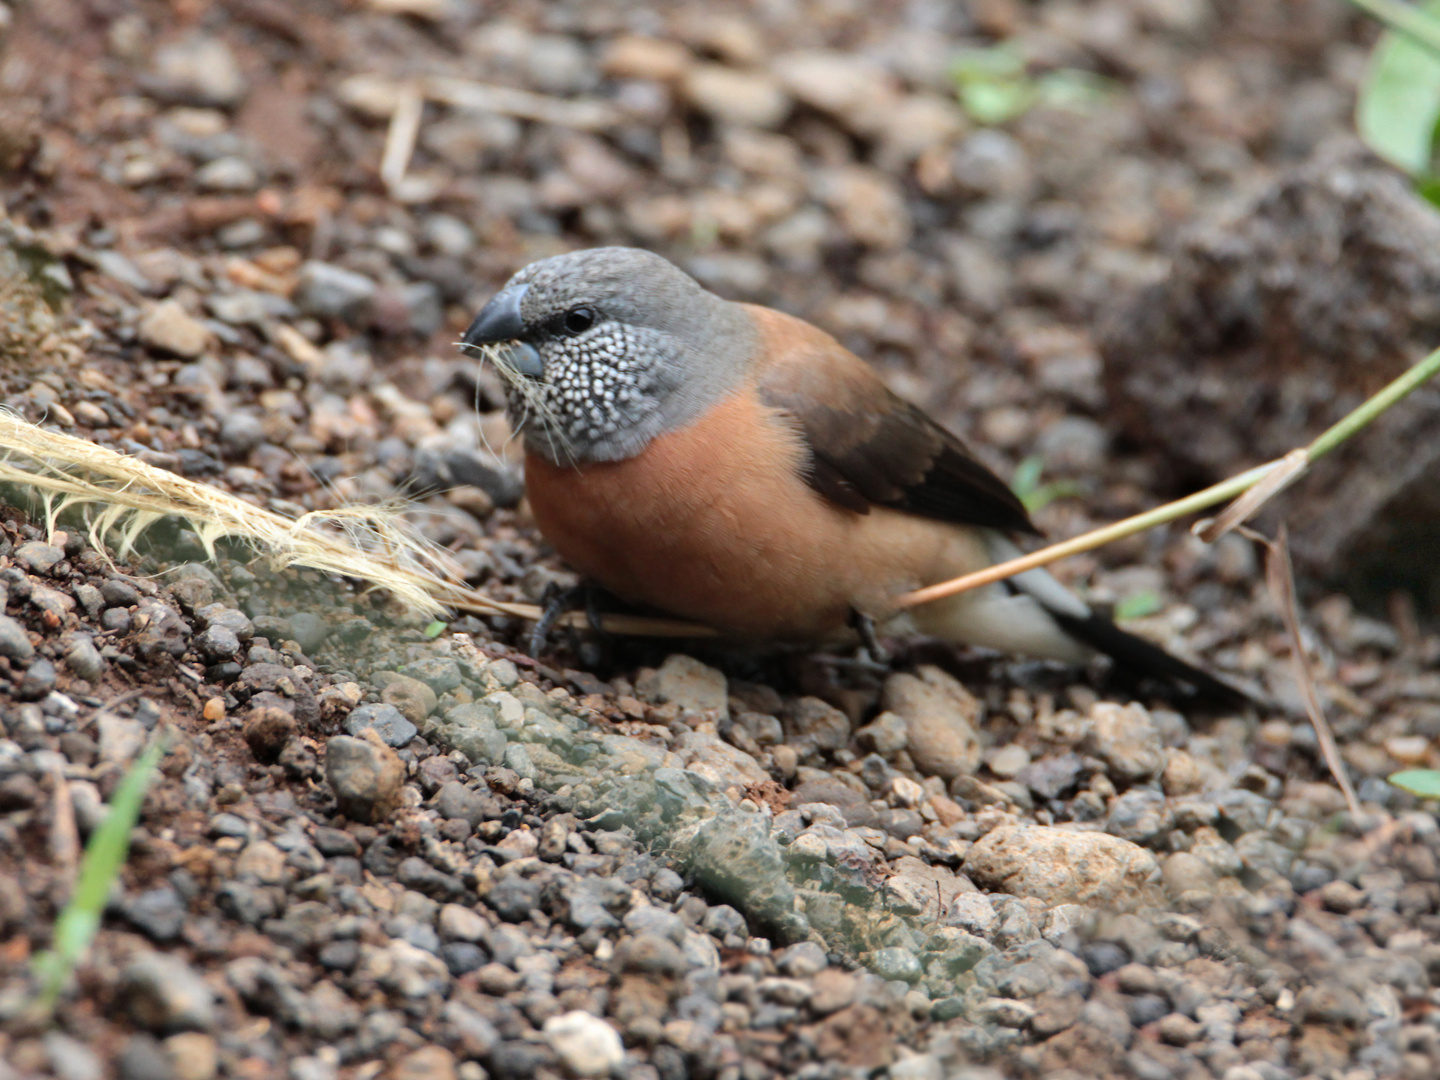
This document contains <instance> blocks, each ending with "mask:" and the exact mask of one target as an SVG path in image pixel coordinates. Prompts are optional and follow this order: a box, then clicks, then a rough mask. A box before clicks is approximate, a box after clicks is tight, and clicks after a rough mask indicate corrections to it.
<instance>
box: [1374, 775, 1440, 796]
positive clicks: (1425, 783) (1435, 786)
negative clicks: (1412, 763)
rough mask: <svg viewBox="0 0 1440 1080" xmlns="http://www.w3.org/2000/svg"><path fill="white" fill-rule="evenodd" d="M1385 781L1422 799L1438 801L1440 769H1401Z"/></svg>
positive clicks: (1439, 794)
mask: <svg viewBox="0 0 1440 1080" xmlns="http://www.w3.org/2000/svg"><path fill="white" fill-rule="evenodd" d="M1386 779H1388V780H1389V781H1390V783H1392V784H1394V785H1395V786H1396V787H1398V788H1400V789H1401V790H1402V791H1408V792H1410V794H1411V795H1418V796H1420V798H1422V799H1440V769H1401V770H1400V771H1399V772H1397V773H1391V774H1390V775H1389V776H1388V777H1387V778H1386Z"/></svg>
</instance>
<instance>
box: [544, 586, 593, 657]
mask: <svg viewBox="0 0 1440 1080" xmlns="http://www.w3.org/2000/svg"><path fill="white" fill-rule="evenodd" d="M601 592H602V590H601V589H600V588H598V587H597V586H596V585H595V583H594V582H591V581H582V582H580V584H578V585H572V586H571V587H570V588H568V589H562V588H560V587H559V586H558V585H556V584H555V583H554V582H553V581H552V582H551V583H550V584H549V585H547V586H545V595H544V596H543V597H541V602H542V604H543V605H544V610H543V611H542V612H541V615H540V621H539V622H537V623H536V624H535V627H534V629H532V630H531V631H530V637H529V638H528V640H527V641H526V645H527V651H528V652H529V653H530V655H531V656H533V657H537V658H538V657H539V655H540V653H541V651H542V650H543V649H544V648H545V643H546V642H547V641H548V640H549V639H550V632H551V631H552V630H554V629H555V624H556V623H557V622H559V621H560V617H561V616H562V615H564V614H565V613H566V612H568V611H574V610H575V609H576V608H578V607H581V606H583V607H584V608H585V621H586V622H588V623H589V624H590V629H591V630H594V631H595V632H596V633H597V634H603V633H605V627H604V624H603V621H602V616H601V612H600V606H599V598H600V593H601Z"/></svg>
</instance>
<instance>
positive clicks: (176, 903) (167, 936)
mask: <svg viewBox="0 0 1440 1080" xmlns="http://www.w3.org/2000/svg"><path fill="white" fill-rule="evenodd" d="M122 910H123V911H124V913H125V918H126V920H127V921H128V922H130V923H131V924H133V925H134V926H136V927H138V928H139V929H140V930H141V931H143V932H144V934H145V936H146V937H148V938H150V939H151V940H152V941H160V942H165V941H174V940H175V939H176V938H178V937H179V936H180V931H181V930H182V929H183V928H184V926H185V914H186V910H185V902H184V901H183V900H182V899H181V898H180V894H179V893H177V892H176V891H175V890H174V889H173V888H171V887H170V886H169V885H161V886H159V887H158V888H154V889H147V890H146V891H145V892H142V893H140V894H139V895H138V896H134V897H130V898H127V899H126V901H125V903H124V906H123V907H122Z"/></svg>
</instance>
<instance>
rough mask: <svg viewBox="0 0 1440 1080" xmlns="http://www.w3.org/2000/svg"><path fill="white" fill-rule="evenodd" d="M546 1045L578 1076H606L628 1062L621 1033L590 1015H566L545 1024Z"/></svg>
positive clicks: (549, 1020)
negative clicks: (621, 1041)
mask: <svg viewBox="0 0 1440 1080" xmlns="http://www.w3.org/2000/svg"><path fill="white" fill-rule="evenodd" d="M544 1033H545V1041H546V1042H547V1043H549V1044H550V1049H552V1050H554V1051H555V1053H556V1054H558V1055H559V1056H560V1061H561V1062H562V1063H563V1064H564V1066H565V1068H566V1069H567V1070H568V1071H569V1072H570V1073H571V1074H573V1075H575V1076H606V1075H608V1074H609V1073H610V1072H611V1071H612V1070H614V1069H616V1068H619V1066H620V1065H621V1064H623V1063H624V1061H625V1048H624V1047H623V1046H622V1045H621V1043H620V1033H619V1032H618V1031H616V1030H615V1029H614V1028H613V1027H611V1026H610V1025H609V1024H607V1023H606V1022H605V1021H604V1020H601V1019H600V1018H599V1017H598V1016H591V1015H590V1014H589V1013H587V1012H580V1011H579V1010H576V1011H574V1012H568V1013H564V1014H562V1015H560V1016H552V1017H550V1019H548V1020H546V1021H545V1028H544Z"/></svg>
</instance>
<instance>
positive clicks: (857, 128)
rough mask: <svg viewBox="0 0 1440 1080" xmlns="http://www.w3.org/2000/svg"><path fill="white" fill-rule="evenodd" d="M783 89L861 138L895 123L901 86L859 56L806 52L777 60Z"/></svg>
mask: <svg viewBox="0 0 1440 1080" xmlns="http://www.w3.org/2000/svg"><path fill="white" fill-rule="evenodd" d="M772 67H773V69H774V71H775V74H776V76H777V77H778V78H779V79H780V82H781V85H783V86H784V87H785V89H786V90H788V91H790V93H791V94H793V95H794V96H795V97H796V98H797V99H798V100H800V101H802V102H804V103H805V104H806V105H809V106H810V107H811V108H813V109H818V110H820V111H821V112H824V113H829V114H830V115H831V116H832V117H834V118H835V119H836V120H838V121H839V122H840V123H841V124H843V125H844V126H845V127H847V128H848V129H849V130H850V131H852V132H854V133H855V134H857V135H875V134H877V133H878V132H880V131H881V130H882V129H883V128H884V127H886V126H887V125H888V124H889V123H891V122H892V120H893V116H892V114H893V111H894V108H895V106H896V104H897V103H898V101H899V99H900V91H899V86H898V84H897V82H896V80H895V78H894V76H892V75H891V74H890V73H889V72H888V71H886V70H885V69H884V68H883V67H881V66H880V65H879V64H877V63H875V62H874V61H873V60H870V59H868V58H867V57H865V56H862V55H859V54H856V53H853V52H838V51H830V50H826V49H806V50H802V51H800V52H793V53H786V54H785V55H784V56H778V57H776V58H775V62H774V64H773V65H772Z"/></svg>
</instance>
